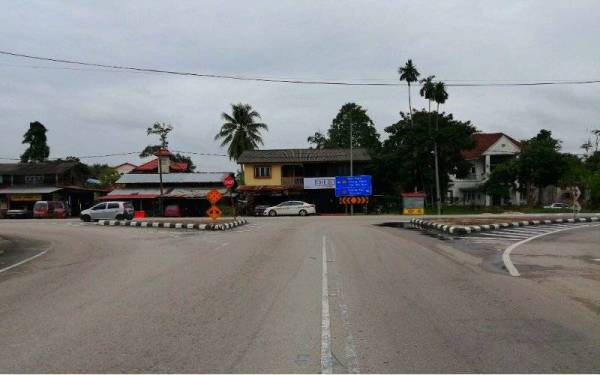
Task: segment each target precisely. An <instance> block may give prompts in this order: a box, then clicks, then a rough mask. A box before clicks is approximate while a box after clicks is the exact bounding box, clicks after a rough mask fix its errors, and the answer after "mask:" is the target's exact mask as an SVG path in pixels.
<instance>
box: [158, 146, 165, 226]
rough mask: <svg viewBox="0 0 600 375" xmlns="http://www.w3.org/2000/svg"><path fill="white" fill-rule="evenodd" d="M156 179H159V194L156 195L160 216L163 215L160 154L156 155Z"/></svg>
mask: <svg viewBox="0 0 600 375" xmlns="http://www.w3.org/2000/svg"><path fill="white" fill-rule="evenodd" d="M158 179H159V186H160V196H159V197H158V210H159V211H160V216H164V210H163V176H162V158H161V157H160V156H159V157H158Z"/></svg>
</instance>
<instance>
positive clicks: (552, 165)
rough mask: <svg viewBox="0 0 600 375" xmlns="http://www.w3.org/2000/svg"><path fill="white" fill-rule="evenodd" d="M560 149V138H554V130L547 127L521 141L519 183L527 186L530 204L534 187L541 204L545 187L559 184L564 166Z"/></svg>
mask: <svg viewBox="0 0 600 375" xmlns="http://www.w3.org/2000/svg"><path fill="white" fill-rule="evenodd" d="M560 149H561V142H560V140H558V139H555V138H552V132H551V131H549V130H545V129H542V130H540V132H539V133H538V134H537V135H536V136H535V137H533V138H531V139H529V140H526V141H523V142H522V143H521V154H520V156H519V183H520V184H521V185H522V186H524V187H525V188H526V190H527V196H528V197H529V203H530V204H533V200H532V198H533V197H532V194H531V192H532V191H533V188H534V187H536V188H537V190H538V199H537V201H538V203H539V204H541V203H542V197H543V190H544V188H545V187H546V186H549V185H557V184H558V182H559V179H560V176H561V172H562V167H563V163H562V159H561V158H562V157H561V153H560Z"/></svg>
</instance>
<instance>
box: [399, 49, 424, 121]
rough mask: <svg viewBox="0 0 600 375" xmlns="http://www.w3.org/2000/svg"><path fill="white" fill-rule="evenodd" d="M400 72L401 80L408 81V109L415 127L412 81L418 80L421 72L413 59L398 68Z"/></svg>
mask: <svg viewBox="0 0 600 375" xmlns="http://www.w3.org/2000/svg"><path fill="white" fill-rule="evenodd" d="M398 73H399V74H400V80H401V81H406V83H408V111H409V113H410V124H411V126H413V127H414V126H415V124H414V123H413V119H412V104H411V102H410V84H411V82H417V80H418V79H419V76H420V73H419V71H418V70H417V67H416V66H415V65H414V64H413V62H412V60H411V59H408V61H407V62H406V64H405V65H404V66H401V67H400V68H398Z"/></svg>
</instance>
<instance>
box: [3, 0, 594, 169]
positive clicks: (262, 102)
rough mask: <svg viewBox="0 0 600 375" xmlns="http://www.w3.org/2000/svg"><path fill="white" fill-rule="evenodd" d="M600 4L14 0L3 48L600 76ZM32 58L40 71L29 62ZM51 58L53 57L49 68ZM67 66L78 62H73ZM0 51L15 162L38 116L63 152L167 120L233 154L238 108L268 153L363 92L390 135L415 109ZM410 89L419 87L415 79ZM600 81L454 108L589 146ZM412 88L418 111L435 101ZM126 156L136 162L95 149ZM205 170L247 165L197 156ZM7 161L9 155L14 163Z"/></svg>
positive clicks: (114, 143)
mask: <svg viewBox="0 0 600 375" xmlns="http://www.w3.org/2000/svg"><path fill="white" fill-rule="evenodd" d="M599 35H600V1H594V0H589V1H548V0H545V1H531V2H524V1H519V2H509V1H485V2H484V1H448V0H445V1H440V2H432V1H428V2H423V1H414V2H400V1H343V2H342V1H337V2H333V1H331V2H328V1H321V0H320V1H296V2H291V1H290V2H288V1H281V0H276V1H238V2H234V1H227V2H223V1H210V2H209V1H190V2H187V1H139V2H134V1H127V2H123V1H114V2H109V1H57V2H53V1H24V0H22V1H5V2H3V3H2V4H1V11H0V50H8V51H14V52H18V53H25V54H31V55H39V56H53V57H58V58H64V59H74V60H83V61H90V62H96V63H102V64H119V65H129V66H138V67H149V68H157V69H167V70H180V71H189V72H197V73H217V74H219V73H220V74H234V75H248V76H259V77H277V78H300V79H326V80H348V81H360V82H395V81H396V80H397V77H398V75H397V69H398V66H399V65H401V64H403V63H404V62H405V61H406V60H407V59H409V58H412V59H413V61H414V62H415V64H416V65H417V67H418V69H419V71H420V72H421V74H422V75H423V76H425V75H430V74H435V75H436V76H437V77H438V78H440V79H443V80H453V81H461V80H484V81H505V80H528V81H530V80H570V79H574V80H579V79H600V48H599V44H598V36H599ZM33 67H35V68H33ZM40 67H48V68H40ZM65 67H68V68H69V69H64V68H65ZM72 68H73V66H68V65H64V64H51V63H46V62H40V61H33V60H26V59H22V58H14V57H8V56H0V130H2V132H1V133H0V157H18V156H19V155H20V154H21V153H22V152H23V150H24V148H25V146H24V145H22V144H21V140H22V135H23V133H24V132H25V131H26V130H27V128H28V126H29V123H30V122H32V121H40V122H42V123H43V124H44V125H46V127H47V128H48V129H49V132H48V143H49V145H50V148H51V157H61V156H66V155H75V156H81V155H96V154H108V153H119V152H131V151H139V150H141V149H142V148H143V147H144V146H145V145H147V144H152V143H156V139H155V138H152V137H148V136H146V134H145V129H146V128H147V127H148V126H150V125H151V124H152V123H154V122H156V121H161V122H167V123H171V124H172V125H173V126H174V127H175V129H174V131H173V132H172V133H171V136H170V148H171V149H174V150H184V151H194V152H207V153H224V151H225V150H223V149H221V148H220V147H219V144H218V143H217V142H216V141H214V140H213V136H214V134H215V133H216V132H217V131H218V129H219V127H220V125H221V119H220V114H221V112H223V111H228V110H229V109H230V104H231V103H237V102H244V103H248V104H251V105H252V106H253V107H254V108H255V109H256V110H257V111H259V112H260V113H261V115H262V117H263V120H264V122H266V123H267V124H268V125H269V132H268V133H266V134H264V140H265V146H264V147H265V148H288V147H307V146H308V144H307V143H306V137H307V136H309V135H311V134H312V133H314V132H315V131H317V130H321V131H325V130H326V129H327V128H328V127H329V125H330V123H331V120H332V119H333V117H335V115H336V113H337V111H338V110H339V108H340V107H341V106H342V105H343V104H344V103H346V102H356V103H358V104H360V105H362V106H363V107H364V108H366V109H367V110H368V114H369V115H370V116H371V118H372V119H373V121H374V122H375V125H376V126H377V129H378V131H379V132H380V133H381V134H382V137H383V138H385V134H384V132H383V129H384V128H385V127H386V126H389V125H390V124H392V123H394V122H396V121H397V120H398V118H399V114H398V112H399V111H406V110H407V106H408V105H407V92H406V91H407V90H406V88H405V87H332V86H301V85H290V84H277V83H275V84H268V83H258V82H240V81H227V80H217V79H208V78H193V77H178V76H171V75H162V74H148V73H129V72H107V71H101V70H97V69H93V68H82V67H76V69H82V70H72ZM413 93H414V97H418V91H417V90H414V92H413ZM599 94H600V85H599V84H596V85H579V86H541V87H510V88H506V87H504V88H498V87H495V88H494V87H482V88H458V87H451V88H449V95H450V97H449V100H448V102H447V105H446V106H445V108H444V109H445V110H446V111H449V112H451V113H453V114H454V116H455V118H457V119H460V120H471V121H472V123H473V124H474V125H475V126H476V127H477V128H478V129H480V130H481V131H488V132H505V133H507V134H509V135H511V136H513V137H515V138H517V139H524V138H529V137H532V136H534V135H535V134H536V133H537V131H538V130H539V129H540V128H546V129H550V130H552V132H553V133H554V134H555V136H557V137H559V138H561V139H562V140H563V148H564V150H566V151H570V152H581V150H580V149H579V146H580V145H581V144H582V143H583V142H584V141H585V140H586V138H587V130H588V129H591V128H600V95H599ZM425 104H426V103H425V102H424V101H423V100H422V99H421V98H418V99H415V100H414V101H413V105H414V106H415V107H423V106H425ZM84 161H86V162H108V163H111V164H118V163H120V162H124V161H132V162H135V163H139V162H140V160H139V159H138V158H137V157H135V156H132V157H125V156H123V157H112V158H104V159H86V160H84ZM194 161H195V162H196V164H197V166H198V170H201V171H217V170H235V168H236V166H235V165H234V164H233V163H230V162H229V160H228V159H227V158H224V157H214V156H213V157H194ZM4 162H6V161H4Z"/></svg>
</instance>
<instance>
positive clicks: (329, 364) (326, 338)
mask: <svg viewBox="0 0 600 375" xmlns="http://www.w3.org/2000/svg"><path fill="white" fill-rule="evenodd" d="M326 241H327V239H326V236H325V235H323V247H322V253H323V272H322V275H321V277H322V283H321V374H331V373H332V372H333V355H332V354H331V320H330V317H329V287H328V285H327V248H326V246H325V243H326Z"/></svg>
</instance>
